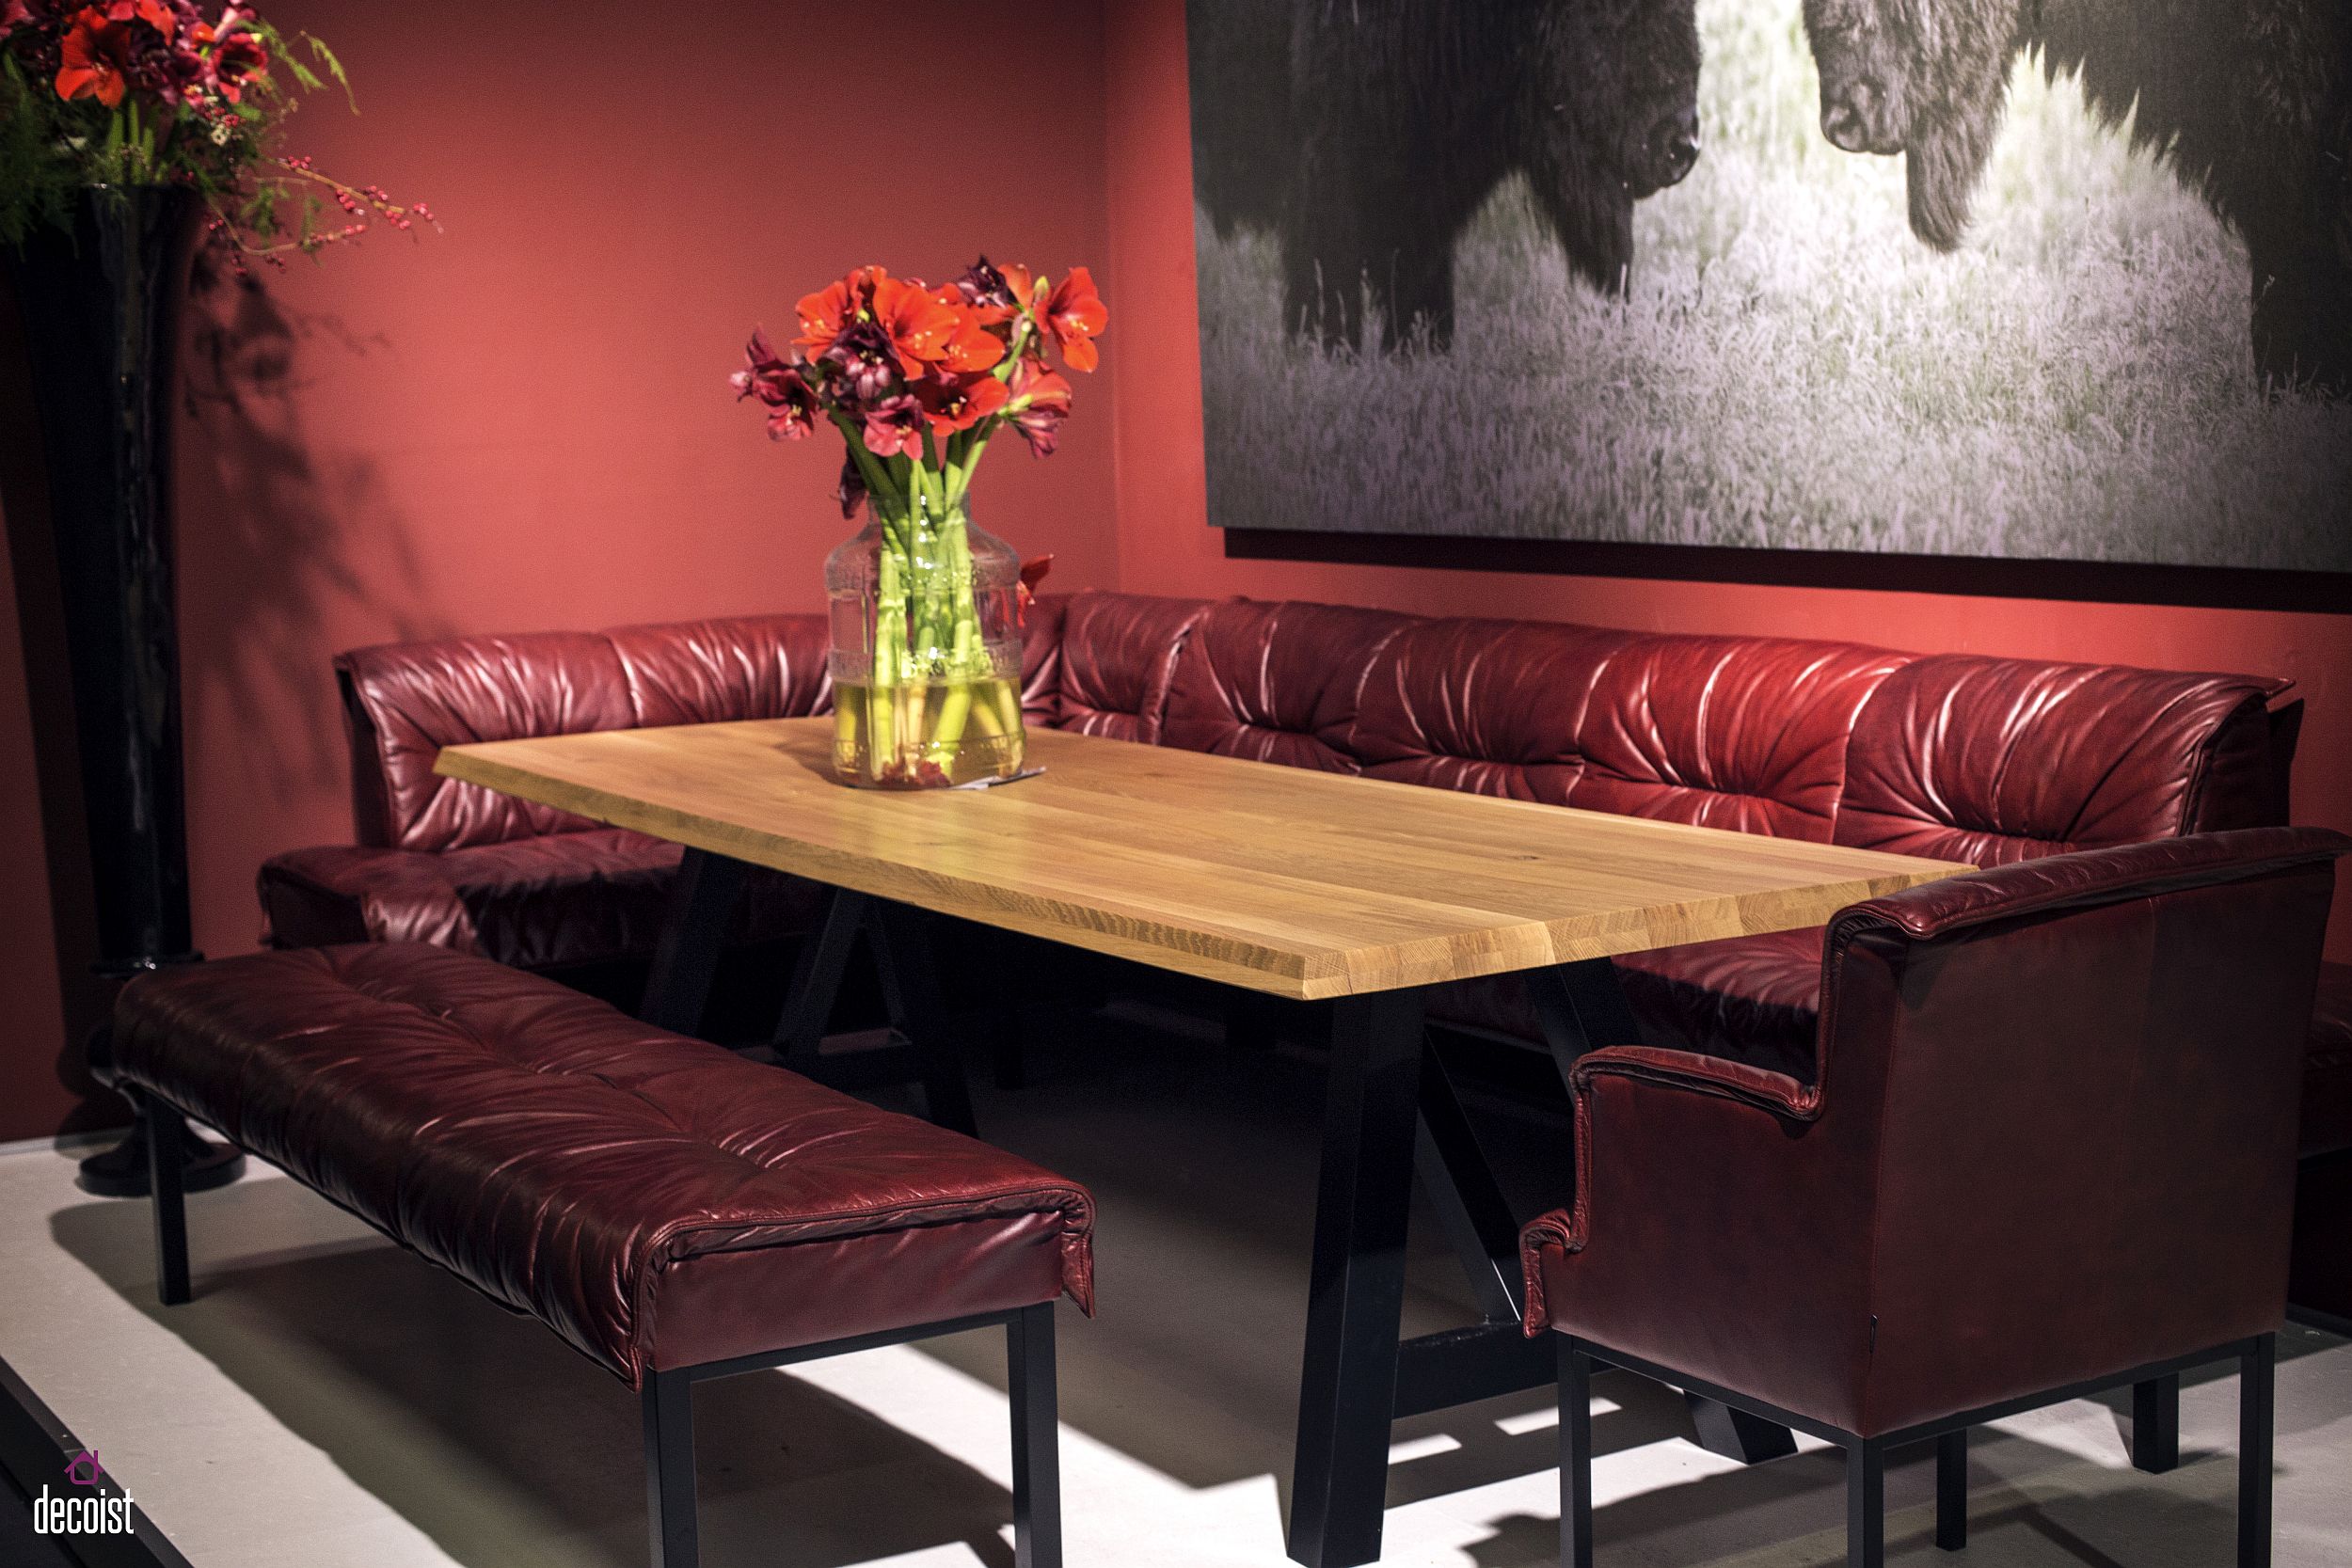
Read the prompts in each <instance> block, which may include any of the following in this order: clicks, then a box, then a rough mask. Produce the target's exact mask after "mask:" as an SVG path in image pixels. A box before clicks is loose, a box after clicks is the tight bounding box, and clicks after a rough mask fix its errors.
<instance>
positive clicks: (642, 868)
mask: <svg viewBox="0 0 2352 1568" xmlns="http://www.w3.org/2000/svg"><path fill="white" fill-rule="evenodd" d="M682 853H683V851H682V850H681V849H680V848H679V847H678V846H677V845H675V844H671V843H667V842H664V841H663V840H661V839H658V838H647V837H645V836H644V835H643V834H641V833H633V832H628V830H626V829H622V828H591V829H589V830H587V831H585V832H572V833H548V834H546V835H544V836H541V837H536V838H518V839H514V840H510V841H508V842H506V843H501V844H482V845H476V846H473V847H469V848H464V849H447V850H441V851H438V852H428V851H424V850H417V849H382V848H368V847H322V848H314V849H295V850H291V851H289V852H287V853H285V854H282V855H277V856H273V857H272V858H271V859H270V860H268V861H267V862H265V863H263V864H262V871H261V877H260V890H261V897H262V918H263V920H264V922H265V926H266V929H265V931H264V933H263V940H264V941H265V942H268V943H269V944H270V945H272V946H274V947H323V946H327V945H331V944H334V943H338V942H437V943H439V944H440V945H442V946H445V947H450V948H453V949H455V950H456V951H458V952H461V953H478V954H481V955H483V956H485V957H486V958H496V959H497V960H498V961H499V962H501V963H502V964H512V965H514V966H516V967H517V968H521V969H554V968H562V967H566V966H569V965H574V964H590V963H601V962H605V961H609V960H612V959H621V958H644V957H645V956H646V955H648V954H650V953H651V952H652V951H653V948H654V943H655V941H656V939H657V938H658V937H659V936H660V930H661V923H662V920H663V918H664V916H665V914H666V912H667V911H668V907H669V899H670V889H671V886H672V884H673V883H674V882H675V880H676V879H677V867H678V861H679V858H680V856H681V855H682ZM821 895H822V890H821V889H820V888H818V886H817V884H815V883H813V882H809V881H806V880H804V879H801V878H798V877H787V876H785V875H783V874H781V873H779V872H772V871H767V870H755V871H754V872H753V874H752V875H751V876H750V877H749V878H748V879H746V885H745V888H744V894H743V897H742V899H741V901H740V902H739V904H738V905H737V907H736V911H735V914H734V916H733V924H732V926H731V927H730V929H729V932H728V941H729V942H730V944H739V943H746V942H765V941H770V940H773V939H776V938H781V937H787V936H795V935H798V934H800V933H802V932H803V931H806V930H807V929H809V928H810V927H811V925H812V924H813V923H814V920H815V917H816V912H817V909H818V901H819V899H820V897H821Z"/></svg>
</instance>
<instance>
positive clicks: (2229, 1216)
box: [1522, 828, 2352, 1436]
mask: <svg viewBox="0 0 2352 1568" xmlns="http://www.w3.org/2000/svg"><path fill="white" fill-rule="evenodd" d="M2347 851H2352V838H2346V837H2344V835H2343V834H2340V833H2332V832H2323V831H2319V830H2314V829H2284V828H2267V829H2257V830H2252V831H2249V832H2234V833H2217V834H2208V835H2201V836H2199V837H2194V838H2186V839H2179V840H2173V841H2169V842H2163V843H2154V844H2143V845H2133V846H2128V847H2121V848H2109V849H2098V850H2090V851H2086V852H2083V853H2081V854H2076V855H2070V856H2065V857H2058V858H2044V859H2039V860H2034V861H2030V862H2026V863H2011V864H2008V865H2003V866H1998V867H1994V868H1992V869H1989V870H1985V871H1979V872H1975V873H1972V874H1970V875H1968V876H1964V877H1958V878H1953V879H1948V880H1947V881H1943V882H1937V883H1932V884H1930V885H1928V886H1926V887H1922V888H1915V889H1913V890H1911V891H1910V892H1907V893H1902V894H1898V895H1893V896H1891V897H1886V898H1879V899H1873V900H1870V901H1869V902H1867V903H1864V904H1858V905H1855V906H1854V907H1852V908H1851V909H1849V910H1847V911H1844V912H1842V913H1841V914H1840V915H1839V916H1838V917H1837V919H1836V921H1835V922H1833V923H1832V925H1831V927H1830V928H1829V935H1828V938H1827V945H1826V952H1825V957H1824V959H1823V975H1824V982H1823V986H1824V990H1823V995H1824V998H1825V1001H1824V1006H1823V1009H1822V1014H1821V1021H1820V1043H1819V1047H1818V1056H1819V1062H1820V1074H1819V1081H1818V1082H1817V1083H1816V1084H1813V1085H1804V1084H1801V1083H1798V1082H1797V1081H1795V1080H1793V1079H1791V1078H1788V1077H1787V1076H1785V1075H1783V1074H1780V1073H1776V1072H1772V1071H1768V1070H1763V1069H1756V1068H1753V1067H1748V1066H1743V1065H1740V1064H1737V1063H1730V1062H1724V1061H1721V1060H1718V1059H1716V1058H1713V1057H1708V1056H1705V1055H1701V1054H1698V1053H1691V1052H1682V1051H1672V1050H1661V1049H1657V1048H1653V1047H1645V1046H1629V1047H1616V1048H1611V1049H1608V1050H1603V1051H1599V1052H1596V1053H1592V1054H1590V1055H1587V1056H1585V1057H1584V1058H1583V1059H1582V1060H1581V1062H1580V1063H1579V1064H1578V1066H1577V1069H1576V1070H1575V1072H1574V1074H1573V1075H1572V1076H1573V1084H1572V1087H1573V1091H1574V1093H1575V1097H1576V1109H1577V1158H1578V1163H1579V1180H1578V1182H1577V1191H1576V1203H1575V1207H1574V1209H1573V1210H1572V1211H1567V1212H1556V1213H1553V1214H1550V1215H1547V1216H1546V1217H1545V1218H1543V1219H1542V1220H1539V1221H1537V1222H1536V1223H1535V1224H1534V1225H1533V1226H1531V1227H1529V1228H1528V1230H1527V1232H1526V1234H1525V1235H1524V1237H1523V1238H1522V1251H1523V1258H1524V1261H1525V1265H1526V1271H1527V1281H1528V1291H1529V1322H1530V1324H1531V1329H1533V1328H1540V1327H1542V1326H1545V1325H1552V1326H1557V1327H1559V1328H1562V1329H1564V1330H1566V1331H1567V1332H1570V1333H1573V1334H1576V1335H1579V1336H1581V1337H1584V1338H1590V1339H1592V1340H1593V1341H1595V1342H1596V1343H1598V1344H1601V1345H1605V1346H1610V1347H1613V1348H1615V1349H1617V1350H1621V1351H1624V1352H1627V1353H1629V1354H1633V1355H1636V1356H1641V1357H1644V1358H1646V1359H1649V1360H1652V1361H1656V1362H1659V1363H1661V1364H1662V1365H1665V1366H1669V1367H1672V1368H1675V1369H1677V1370H1681V1371H1685V1372H1689V1373H1691V1374H1692V1376H1694V1377H1697V1378H1700V1379H1703V1380H1706V1381H1708V1382H1712V1383H1716V1384H1720V1385H1723V1386H1727V1387H1730V1388H1733V1389H1736V1390H1738V1391H1740V1392H1742V1393H1745V1394H1749V1395H1751V1396H1754V1397H1756V1398H1760V1399H1763V1400H1765V1401H1768V1402H1772V1403H1773V1404H1776V1405H1780V1406H1782V1407H1785V1408H1787V1409H1790V1410H1793V1411H1796V1412H1798V1413H1800V1414H1803V1415H1805V1416H1809V1417H1812V1418H1816V1419H1819V1420H1822V1421H1826V1422H1830V1423H1833V1424H1835V1425H1836V1426H1838V1427H1841V1428H1843V1429H1845V1430H1847V1431H1851V1432H1854V1433H1860V1434H1862V1435H1864V1436H1871V1435H1876V1434H1879V1433H1885V1432H1889V1431H1894V1430H1897V1429H1899V1428H1901V1427H1903V1426H1906V1425H1909V1424H1912V1423H1914V1422H1918V1421H1925V1420H1931V1419H1934V1418H1939V1417H1944V1416H1948V1415H1954V1414H1957V1413H1959V1412H1961V1411H1964V1410H1969V1409H1973V1408H1976V1407H1978V1406H1980V1405H1984V1404H1989V1403H1992V1402H1996V1401H1999V1400H2003V1399H2007V1398H2010V1397H2014V1396H2022V1395H2026V1394H2031V1393H2035V1392H2039V1391H2041V1390H2043V1389H2048V1388H2055V1387H2059V1386H2065V1385H2067V1384H2070V1383H2074V1382H2077V1381H2087V1380H2090V1379H2092V1378H2097V1377H2103V1376H2109V1375H2114V1374H2116V1373H2120V1372H2123V1371H2127V1370H2131V1369H2132V1368H2134V1367H2137V1366H2140V1365H2144V1364H2146V1363H2149V1362H2153V1361H2157V1360H2161V1359H2164V1358H2166V1357H2169V1356H2175V1355H2182V1354H2190V1353H2192V1352H2196V1351H2200V1350H2203V1349H2206V1348H2208V1347H2211V1346H2213V1345H2217V1344H2220V1343H2223V1342H2226V1341H2229V1340H2233V1339H2237V1338H2248V1337H2251V1336H2253V1335H2257V1334H2263V1333H2269V1332H2272V1331H2275V1330H2276V1329H2277V1328H2278V1326H2279V1324H2280V1319H2281V1317H2282V1315H2283V1311H2284V1307H2285V1304H2286V1284H2287V1267H2288V1258H2289V1229H2290V1225H2291V1218H2292V1208H2293V1195H2294V1183H2295V1176H2296V1170H2295V1165H2296V1161H2295V1145H2296V1096H2297V1093H2298V1090H2299V1080H2300V1077H2301V1073H2302V1066H2303V1058H2304V1052H2305V1036H2306V1032H2307V1029H2308V1026H2309V1022H2310V1019H2311V1016H2312V992H2313V989H2314V986H2315V984H2316V980H2317V975H2318V971H2319V967H2320V965H2319V955H2320V948H2321V944H2322V941H2323V938H2324V934H2325V931H2326V928H2327V922H2328V902H2329V899H2330V897H2331V895H2332V892H2333V886H2334V865H2333V863H2334V860H2335V858H2336V857H2338V856H2340V855H2343V854H2344V853H2345V852H2347ZM1693 1149H1705V1150H1707V1157H1706V1158H1704V1159H1693V1158H1692V1150H1693ZM1759 1194H1766V1195H1770V1196H1769V1201H1762V1202H1759V1201H1758V1200H1757V1195H1759ZM1732 1304H1737V1305H1736V1307H1734V1306H1733V1305H1732Z"/></svg>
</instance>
